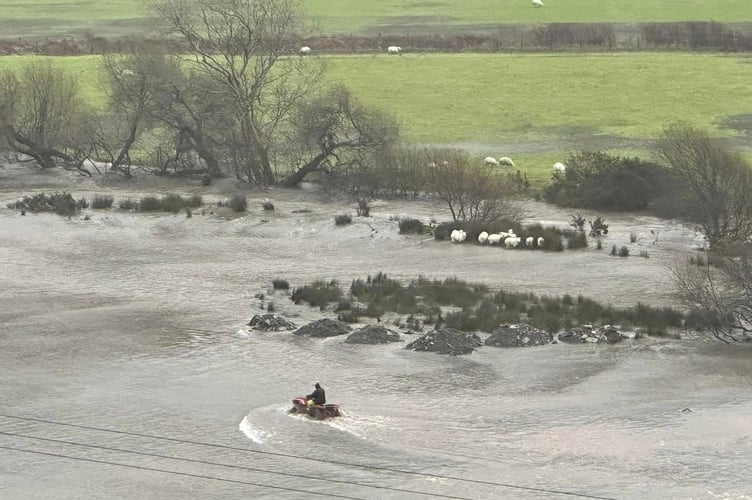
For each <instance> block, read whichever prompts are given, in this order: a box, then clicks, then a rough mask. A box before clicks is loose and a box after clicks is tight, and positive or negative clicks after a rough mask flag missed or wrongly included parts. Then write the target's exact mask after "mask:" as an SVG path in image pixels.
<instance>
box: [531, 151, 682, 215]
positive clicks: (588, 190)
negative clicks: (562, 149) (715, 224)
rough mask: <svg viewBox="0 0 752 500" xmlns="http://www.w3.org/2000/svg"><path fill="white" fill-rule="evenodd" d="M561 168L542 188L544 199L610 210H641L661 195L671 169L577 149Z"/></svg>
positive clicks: (566, 204)
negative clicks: (563, 170)
mask: <svg viewBox="0 0 752 500" xmlns="http://www.w3.org/2000/svg"><path fill="white" fill-rule="evenodd" d="M565 163H566V165H567V169H566V171H565V172H563V173H562V172H557V173H556V174H554V178H553V181H552V182H551V184H549V185H548V186H546V188H545V189H544V191H543V198H544V199H545V200H546V201H549V202H551V203H554V204H556V205H559V206H566V207H575V208H590V209H602V210H611V211H635V210H643V209H646V208H648V207H649V205H650V204H651V203H652V202H654V201H655V200H658V199H659V198H660V197H662V196H664V193H665V192H667V190H666V189H664V188H665V187H669V186H671V185H672V180H671V179H672V175H671V173H670V172H669V171H668V170H667V169H665V168H663V167H661V166H660V165H658V164H656V163H652V162H648V161H644V160H641V159H639V158H624V157H620V156H613V155H610V154H607V153H603V152H581V153H576V154H574V155H572V156H570V157H569V158H568V159H567V160H566V161H565Z"/></svg>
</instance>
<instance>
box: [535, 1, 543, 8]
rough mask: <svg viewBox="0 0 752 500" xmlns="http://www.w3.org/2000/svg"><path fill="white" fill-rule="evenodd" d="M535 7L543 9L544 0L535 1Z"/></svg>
mask: <svg viewBox="0 0 752 500" xmlns="http://www.w3.org/2000/svg"><path fill="white" fill-rule="evenodd" d="M533 7H543V0H533Z"/></svg>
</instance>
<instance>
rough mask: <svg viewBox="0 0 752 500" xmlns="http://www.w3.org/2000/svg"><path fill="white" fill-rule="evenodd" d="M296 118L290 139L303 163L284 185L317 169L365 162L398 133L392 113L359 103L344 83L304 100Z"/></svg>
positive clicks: (334, 169) (390, 143)
mask: <svg viewBox="0 0 752 500" xmlns="http://www.w3.org/2000/svg"><path fill="white" fill-rule="evenodd" d="M293 117H294V120H293V125H292V127H291V129H292V135H291V136H290V141H291V143H292V144H293V145H294V149H296V150H297V153H298V157H299V158H300V165H299V166H298V167H297V168H295V170H294V171H293V172H292V173H291V174H289V175H288V176H286V177H285V178H284V179H283V180H282V182H281V183H282V185H285V186H297V185H298V184H299V183H300V182H301V181H302V180H303V179H304V178H305V177H306V176H307V175H309V174H312V173H314V172H320V171H327V172H329V173H332V172H333V173H335V174H336V173H337V171H338V170H342V169H347V168H348V167H351V166H353V165H356V166H359V165H362V163H363V162H364V161H365V160H366V157H368V156H369V155H371V154H372V153H373V152H374V151H378V150H380V149H384V148H387V147H389V146H391V145H393V144H395V142H396V141H397V138H398V133H399V129H398V127H397V124H396V122H395V121H394V120H393V119H392V118H391V117H390V116H388V115H386V114H384V113H381V112H379V111H377V110H375V109H372V108H370V107H367V106H364V105H362V104H360V103H358V102H357V101H356V100H355V99H354V98H353V97H352V95H351V94H350V92H349V91H348V90H347V89H346V88H345V87H343V86H338V87H334V88H331V89H329V90H327V91H326V92H323V93H322V94H321V95H318V96H316V97H312V98H310V99H309V100H307V101H305V102H301V104H300V105H299V106H297V107H296V109H295V112H294V113H293Z"/></svg>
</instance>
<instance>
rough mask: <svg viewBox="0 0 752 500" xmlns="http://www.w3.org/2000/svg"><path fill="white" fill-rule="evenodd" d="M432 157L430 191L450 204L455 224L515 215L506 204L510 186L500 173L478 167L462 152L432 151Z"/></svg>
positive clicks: (481, 166) (483, 166) (484, 167)
mask: <svg viewBox="0 0 752 500" xmlns="http://www.w3.org/2000/svg"><path fill="white" fill-rule="evenodd" d="M429 156H430V157H431V161H430V162H429V164H430V167H429V169H428V170H429V179H430V180H429V183H428V184H429V186H430V190H431V191H433V192H435V193H436V195H437V196H438V197H439V198H440V199H441V200H443V201H444V202H445V203H446V204H447V206H448V208H449V212H450V213H451V214H452V218H453V219H454V220H455V221H459V220H463V221H465V220H471V221H481V220H494V219H498V218H500V217H502V216H513V215H514V212H515V211H514V210H513V209H512V207H510V206H509V204H508V203H506V202H505V198H506V195H508V194H509V193H510V186H509V185H508V184H507V182H505V178H504V177H503V176H500V175H498V169H496V170H493V169H491V168H488V167H486V166H485V165H477V162H474V161H473V160H472V159H471V158H470V157H469V156H468V155H467V154H466V153H464V152H461V151H433V152H431V153H430V154H429Z"/></svg>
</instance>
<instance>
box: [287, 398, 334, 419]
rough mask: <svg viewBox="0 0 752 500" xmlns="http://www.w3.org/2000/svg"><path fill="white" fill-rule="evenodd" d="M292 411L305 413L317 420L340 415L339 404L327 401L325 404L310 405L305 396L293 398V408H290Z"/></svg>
mask: <svg viewBox="0 0 752 500" xmlns="http://www.w3.org/2000/svg"><path fill="white" fill-rule="evenodd" d="M290 413H305V414H306V415H308V416H309V417H312V418H315V419H317V420H324V419H325V418H331V417H339V416H340V412H339V405H337V404H333V403H327V404H325V405H311V406H308V405H307V404H306V398H305V397H304V396H298V397H296V398H292V408H291V409H290Z"/></svg>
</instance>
